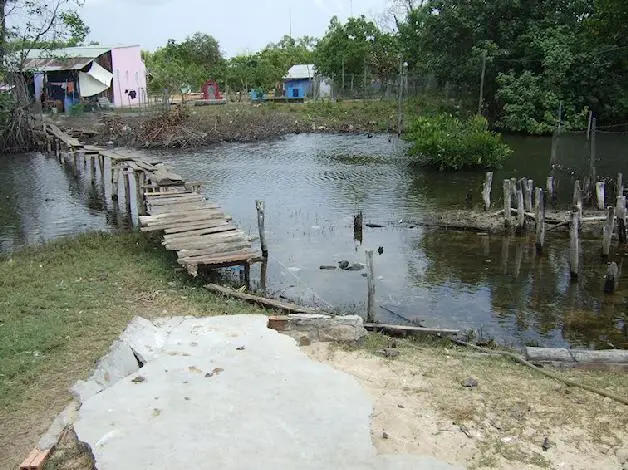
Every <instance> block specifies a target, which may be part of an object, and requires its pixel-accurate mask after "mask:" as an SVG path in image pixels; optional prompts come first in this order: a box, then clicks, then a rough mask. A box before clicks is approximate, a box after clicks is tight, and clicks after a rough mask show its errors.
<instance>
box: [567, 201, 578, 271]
mask: <svg viewBox="0 0 628 470" xmlns="http://www.w3.org/2000/svg"><path fill="white" fill-rule="evenodd" d="M579 226H580V209H579V208H578V207H574V208H573V209H572V211H571V222H570V224H569V272H570V274H571V279H577V278H578V267H579V260H580V241H579V240H578V234H579Z"/></svg>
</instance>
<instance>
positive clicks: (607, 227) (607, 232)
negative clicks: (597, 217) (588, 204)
mask: <svg viewBox="0 0 628 470" xmlns="http://www.w3.org/2000/svg"><path fill="white" fill-rule="evenodd" d="M603 230H604V235H603V238H602V255H604V256H609V255H610V253H611V240H612V238H613V232H614V231H615V208H614V207H613V206H608V209H607V215H606V223H605V224H604V229H603Z"/></svg>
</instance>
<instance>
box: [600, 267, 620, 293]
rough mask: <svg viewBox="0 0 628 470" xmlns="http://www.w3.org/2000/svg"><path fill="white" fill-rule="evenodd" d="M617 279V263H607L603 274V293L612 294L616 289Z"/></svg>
mask: <svg viewBox="0 0 628 470" xmlns="http://www.w3.org/2000/svg"><path fill="white" fill-rule="evenodd" d="M618 281H619V267H618V266H617V263H615V261H613V262H612V263H609V264H608V268H607V270H606V275H605V276H604V293H605V294H612V293H614V292H615V289H617V284H618Z"/></svg>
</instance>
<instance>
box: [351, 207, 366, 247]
mask: <svg viewBox="0 0 628 470" xmlns="http://www.w3.org/2000/svg"><path fill="white" fill-rule="evenodd" d="M363 222H364V218H363V216H362V211H360V212H358V215H355V216H354V217H353V239H354V240H357V241H358V242H360V243H362V240H364V238H363V234H364V232H363V227H364V223H363Z"/></svg>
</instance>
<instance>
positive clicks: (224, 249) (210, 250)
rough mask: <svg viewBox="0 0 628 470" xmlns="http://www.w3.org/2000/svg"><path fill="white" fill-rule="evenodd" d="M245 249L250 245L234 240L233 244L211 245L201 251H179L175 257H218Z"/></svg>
mask: <svg viewBox="0 0 628 470" xmlns="http://www.w3.org/2000/svg"><path fill="white" fill-rule="evenodd" d="M245 248H249V249H250V248H251V244H250V243H248V242H246V241H238V240H236V241H235V242H231V243H220V244H217V245H212V246H209V247H207V248H205V249H201V250H179V251H178V252H177V256H178V257H179V258H180V259H192V258H195V257H201V256H209V255H215V256H218V255H219V254H222V253H232V252H237V251H240V250H244V249H245Z"/></svg>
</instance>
